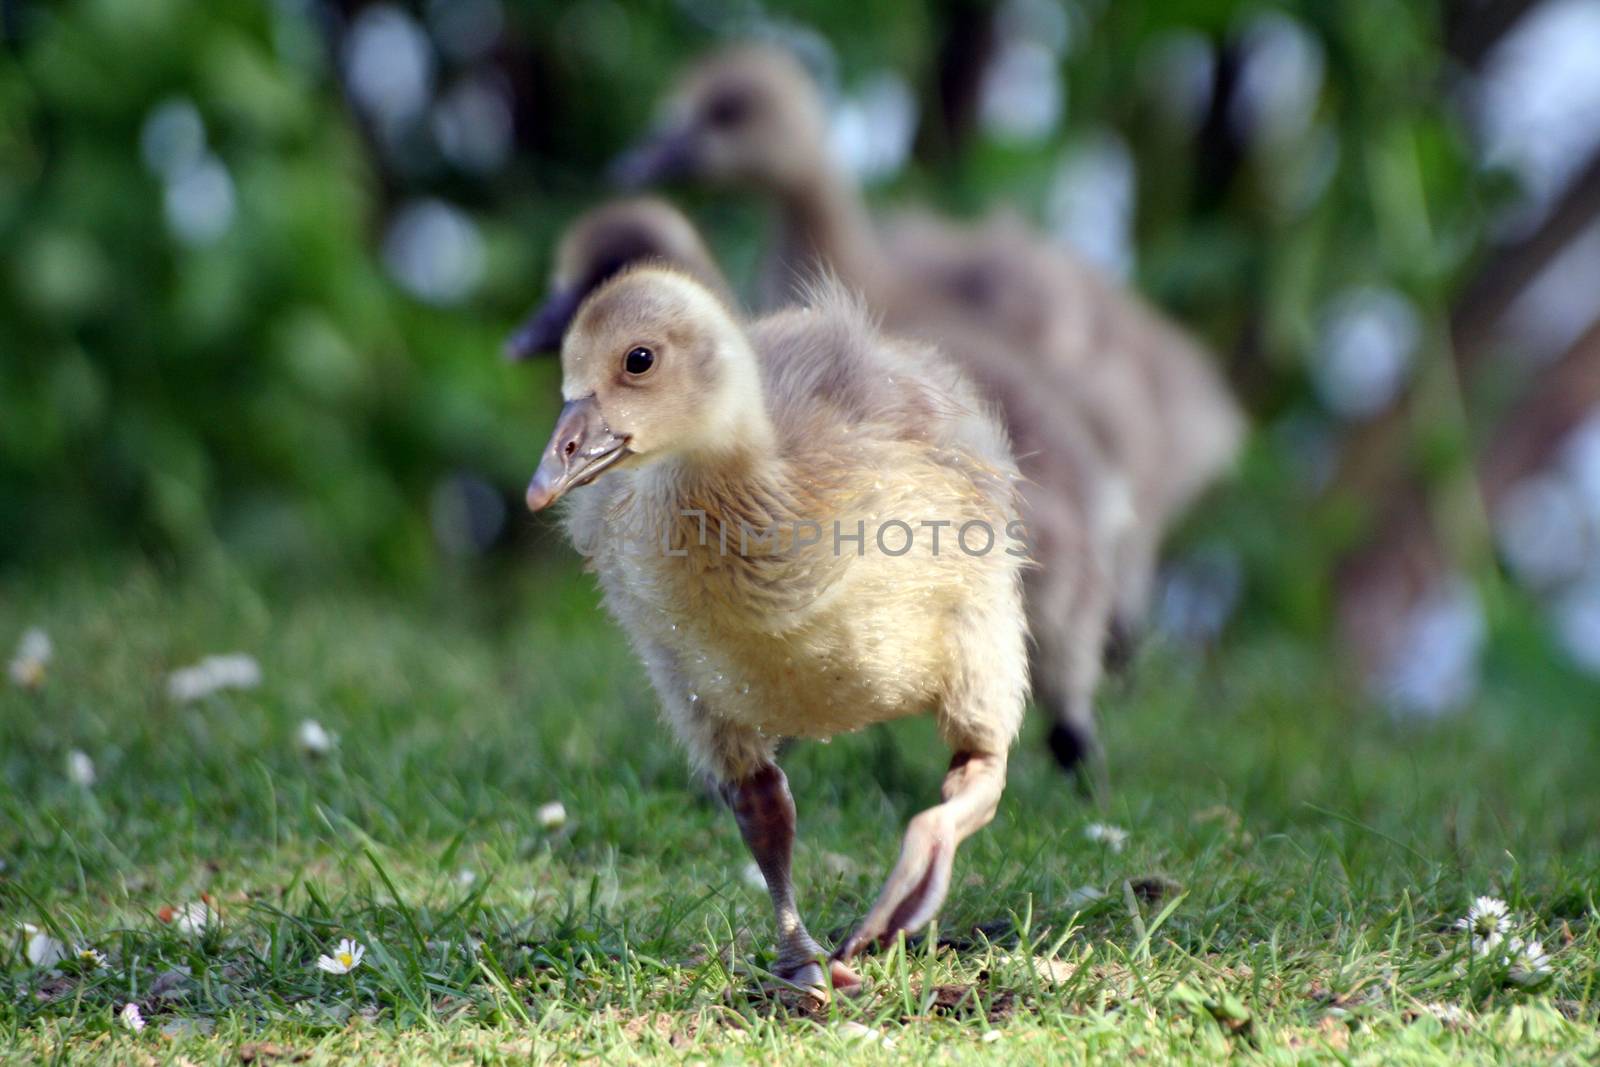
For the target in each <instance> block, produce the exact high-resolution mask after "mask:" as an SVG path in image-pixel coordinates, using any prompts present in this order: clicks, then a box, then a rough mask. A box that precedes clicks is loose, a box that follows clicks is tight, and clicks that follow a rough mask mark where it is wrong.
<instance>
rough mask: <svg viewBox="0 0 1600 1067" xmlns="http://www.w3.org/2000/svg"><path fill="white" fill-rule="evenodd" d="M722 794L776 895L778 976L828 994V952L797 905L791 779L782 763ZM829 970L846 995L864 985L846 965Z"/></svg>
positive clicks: (728, 785) (727, 786) (764, 768)
mask: <svg viewBox="0 0 1600 1067" xmlns="http://www.w3.org/2000/svg"><path fill="white" fill-rule="evenodd" d="M722 795H723V797H724V798H726V800H727V801H728V807H730V808H732V809H733V817H734V818H735V819H736V820H737V821H738V823H739V833H740V835H741V836H743V838H744V843H745V845H746V847H748V848H749V849H750V854H751V855H752V856H753V857H755V861H756V866H758V867H760V868H761V876H762V878H764V879H765V880H766V883H767V892H768V893H770V894H771V895H772V910H773V913H774V915H775V916H776V918H777V925H778V960H777V964H776V965H775V966H774V967H773V973H774V974H776V975H777V976H778V977H779V978H781V979H783V980H784V981H785V982H788V983H790V984H792V985H795V986H799V987H801V988H804V989H809V990H813V991H818V992H824V991H826V990H827V988H828V983H827V982H826V981H825V980H824V975H823V972H822V968H823V966H824V964H823V963H822V962H821V961H823V960H824V959H825V958H826V956H827V953H825V952H824V951H823V950H822V946H821V945H819V944H817V942H816V940H815V939H813V938H812V936H811V934H810V933H808V932H807V931H806V927H805V923H803V922H802V921H801V920H800V909H799V908H798V907H797V906H796V905H795V900H794V881H793V879H792V878H791V877H790V857H791V855H792V853H793V851H794V829H795V809H794V797H793V796H791V795H790V793H789V780H788V778H786V777H785V776H784V773H783V771H782V770H781V769H780V768H779V767H778V766H777V764H775V763H770V762H768V763H763V764H762V765H761V766H760V767H758V768H757V769H756V770H755V771H754V772H753V773H752V774H750V775H749V776H748V777H746V778H743V779H741V780H739V781H734V782H727V783H724V784H723V786H722ZM826 965H827V966H828V968H829V970H830V972H831V978H832V982H833V988H834V989H838V990H840V991H845V990H849V989H854V988H856V987H858V986H860V985H861V977H860V976H859V975H857V974H856V972H855V971H853V970H851V969H850V968H849V967H848V966H846V965H845V964H844V963H843V962H842V961H840V960H830V961H828V962H827V964H826Z"/></svg>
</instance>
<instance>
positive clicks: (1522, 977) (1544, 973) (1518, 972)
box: [1506, 937, 1550, 986]
mask: <svg viewBox="0 0 1600 1067" xmlns="http://www.w3.org/2000/svg"><path fill="white" fill-rule="evenodd" d="M1506 950H1507V952H1506V954H1507V957H1508V959H1509V962H1510V965H1511V975H1510V977H1511V980H1512V981H1513V982H1515V983H1516V984H1517V985H1521V986H1532V985H1538V984H1539V983H1540V982H1542V981H1544V980H1545V979H1546V978H1548V977H1550V957H1549V956H1548V955H1546V954H1545V951H1544V944H1543V943H1542V942H1540V941H1538V940H1537V939H1530V940H1528V941H1523V940H1522V938H1520V937H1513V938H1512V939H1511V940H1510V942H1509V943H1507V945H1506Z"/></svg>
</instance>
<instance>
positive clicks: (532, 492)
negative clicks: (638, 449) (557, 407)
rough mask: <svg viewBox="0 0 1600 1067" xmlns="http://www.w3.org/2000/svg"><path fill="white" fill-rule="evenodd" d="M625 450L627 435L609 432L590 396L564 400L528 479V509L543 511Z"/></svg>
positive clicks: (626, 452) (610, 463) (587, 481)
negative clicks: (531, 479) (539, 457)
mask: <svg viewBox="0 0 1600 1067" xmlns="http://www.w3.org/2000/svg"><path fill="white" fill-rule="evenodd" d="M628 454H629V453H628V439H627V438H625V437H618V436H617V435H616V434H614V433H612V432H611V428H610V427H608V426H607V425H606V420H605V418H604V416H602V415H601V414H600V405H599V404H598V403H597V402H596V401H595V398H594V397H592V396H585V397H580V398H579V399H577V400H569V401H567V402H566V404H565V405H564V406H563V407H562V408H561V415H560V417H559V418H557V419H556V428H555V432H554V433H552V434H551V435H550V444H549V446H548V447H547V448H546V449H545V451H544V458H543V459H541V460H540V461H539V469H538V470H537V471H535V472H534V474H533V481H531V482H529V483H528V510H529V511H543V510H544V509H545V508H547V507H549V506H550V505H551V504H554V503H555V502H556V501H557V500H560V499H561V497H562V496H563V495H564V494H565V493H566V492H567V490H569V489H574V488H576V487H578V486H580V485H588V484H589V483H590V482H592V481H594V480H595V479H596V478H598V477H599V476H600V474H601V472H602V471H604V470H605V469H606V468H607V467H610V466H611V465H612V464H614V463H616V462H617V461H618V460H620V459H622V458H623V457H625V456H627V455H628Z"/></svg>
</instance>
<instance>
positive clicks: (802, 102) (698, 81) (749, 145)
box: [612, 44, 828, 189]
mask: <svg viewBox="0 0 1600 1067" xmlns="http://www.w3.org/2000/svg"><path fill="white" fill-rule="evenodd" d="M827 129H828V126H827V116H826V115H825V113H824V111H823V106H822V100H821V97H820V96H819V94H818V93H817V89H816V85H815V83H814V82H813V81H812V79H811V76H810V75H809V74H808V73H807V72H806V70H805V68H804V67H802V66H801V65H800V63H799V61H798V60H796V59H795V58H794V56H792V55H791V54H789V53H788V52H787V51H785V50H783V49H781V48H778V47H775V46H772V45H752V44H746V45H738V46H735V47H733V48H729V49H727V50H724V51H721V52H718V53H715V54H713V55H712V56H710V57H708V58H707V59H705V60H703V61H701V62H700V63H699V64H698V65H696V66H695V67H693V68H692V69H691V70H690V71H689V72H688V74H687V75H686V76H685V77H684V78H683V79H682V80H681V81H680V83H679V85H678V88H677V90H676V91H675V92H674V93H673V94H672V96H671V98H670V101H669V103H668V106H667V118H666V120H665V121H664V122H663V123H662V124H661V125H660V126H659V127H658V128H657V129H656V131H655V132H654V133H653V134H652V135H651V136H650V137H649V138H647V139H646V140H645V141H644V142H642V143H641V144H639V145H638V146H636V147H635V148H633V149H632V150H631V151H629V152H628V153H626V154H625V155H623V156H622V157H620V158H619V159H618V160H617V161H616V163H615V164H613V168H612V177H613V179H614V180H616V181H617V183H618V184H620V185H621V186H623V187H624V188H640V187H643V186H645V185H650V184H653V183H656V182H661V181H669V180H672V179H676V178H694V179H697V180H701V181H709V182H715V183H720V184H728V185H742V186H748V187H752V188H763V189H786V188H791V187H794V186H797V185H802V184H805V183H807V182H809V181H810V180H811V179H812V178H813V177H814V175H815V173H816V170H817V167H818V166H819V164H820V161H821V155H822V146H823V145H824V144H825V143H826V139H827Z"/></svg>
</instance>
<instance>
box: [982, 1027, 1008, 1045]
mask: <svg viewBox="0 0 1600 1067" xmlns="http://www.w3.org/2000/svg"><path fill="white" fill-rule="evenodd" d="M1005 1036H1006V1035H1005V1034H1002V1033H1001V1032H1000V1031H998V1030H985V1031H984V1032H983V1036H982V1037H980V1038H978V1040H979V1041H982V1042H983V1043H984V1044H985V1045H992V1044H994V1043H995V1042H996V1041H999V1040H1000V1039H1001V1038H1002V1037H1005Z"/></svg>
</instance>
